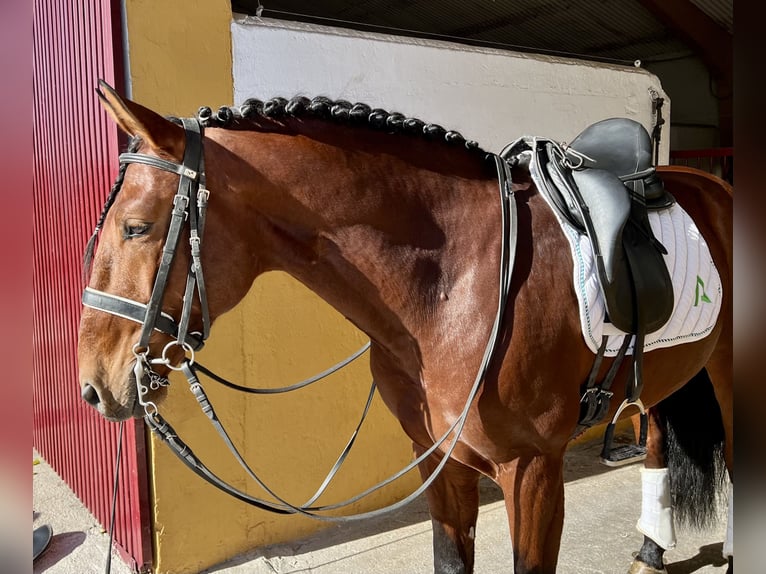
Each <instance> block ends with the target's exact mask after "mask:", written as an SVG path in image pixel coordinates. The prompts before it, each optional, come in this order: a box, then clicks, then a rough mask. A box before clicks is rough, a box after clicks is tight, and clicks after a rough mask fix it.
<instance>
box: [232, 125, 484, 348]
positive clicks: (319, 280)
mask: <svg viewBox="0 0 766 574" xmlns="http://www.w3.org/2000/svg"><path fill="white" fill-rule="evenodd" d="M259 135H263V136H264V137H263V140H264V141H262V142H261V143H259V145H257V146H252V147H251V149H252V150H253V151H252V153H251V154H250V155H249V156H247V157H246V158H245V160H246V161H247V163H248V164H249V165H250V166H251V169H252V171H251V172H250V173H248V174H247V175H246V176H244V177H247V178H248V179H249V180H250V181H249V182H246V181H242V182H238V183H236V185H237V186H240V187H242V188H243V189H244V188H246V187H247V186H248V185H249V186H250V188H252V194H253V196H252V198H251V199H253V200H254V201H255V203H256V204H257V205H256V206H255V210H257V211H258V212H259V215H260V216H261V217H262V219H263V221H262V222H261V224H260V225H259V226H258V229H259V230H260V231H259V233H260V235H259V237H258V238H257V241H258V243H259V244H260V245H258V250H259V252H263V253H267V254H268V255H265V257H266V259H265V264H264V267H265V268H268V269H278V270H282V271H285V272H287V273H289V274H290V275H292V276H294V277H295V278H296V279H298V280H300V281H301V282H303V283H304V284H305V285H307V286H308V287H309V288H310V289H311V290H313V291H314V292H316V293H317V294H318V295H319V296H321V297H322V298H324V299H325V300H326V301H327V302H328V303H330V304H331V305H332V306H334V307H335V308H336V309H338V310H339V311H340V312H341V313H342V314H344V315H345V316H346V317H347V318H348V319H349V320H351V321H352V322H353V323H354V324H356V325H357V327H359V328H360V329H361V330H363V331H365V332H366V333H367V334H368V335H369V336H370V337H371V338H373V339H374V340H375V341H376V342H378V343H380V344H381V345H383V346H384V347H387V348H389V350H391V351H392V352H393V353H395V354H399V353H400V352H405V351H404V350H403V349H404V348H409V349H412V348H413V345H412V343H413V339H416V340H417V341H419V342H420V343H421V344H423V342H424V341H427V340H428V339H429V337H430V336H431V333H435V332H436V331H438V330H441V329H444V328H445V327H450V326H454V325H450V323H455V322H461V323H463V322H466V321H468V320H469V319H468V317H469V316H473V317H474V318H475V319H477V318H478V317H477V315H478V316H481V315H482V314H484V313H485V312H486V311H485V309H484V305H483V303H481V304H479V303H477V302H476V301H475V300H474V299H475V294H476V293H478V292H479V289H478V288H479V287H480V286H481V287H484V286H485V283H487V280H486V278H487V277H490V278H494V277H495V276H496V274H497V271H496V270H497V265H496V264H494V263H492V262H493V260H494V258H495V251H496V249H495V247H496V245H497V240H498V238H497V232H498V230H499V200H498V195H497V183H496V181H494V180H492V179H491V178H490V177H488V176H487V175H486V173H485V175H483V176H478V174H481V173H482V170H481V169H478V168H476V169H474V174H472V175H473V177H459V176H457V175H456V174H455V173H454V166H453V168H450V167H446V168H444V169H442V170H441V172H440V171H435V170H434V169H433V167H434V166H438V165H440V164H443V165H445V166H450V159H454V157H455V154H461V153H462V154H466V152H464V151H461V150H451V149H447V150H445V149H444V148H443V147H442V146H438V145H436V144H430V145H431V146H432V148H433V149H431V150H430V151H431V153H432V154H443V155H444V156H445V157H444V159H443V161H441V160H440V159H439V158H438V157H431V158H429V159H428V165H427V166H425V167H424V166H423V164H422V162H420V163H419V162H418V161H408V160H407V159H405V158H403V157H402V156H401V155H400V154H394V153H391V154H381V153H369V152H360V151H358V150H350V149H347V148H342V147H335V146H332V145H328V144H326V143H319V142H316V141H314V140H310V139H306V138H295V137H288V136H278V135H275V134H265V135H264V134H259ZM376 135H377V134H376ZM426 143H427V142H426ZM240 149H242V148H240ZM450 154H451V155H450ZM276 158H286V159H283V160H282V161H277V160H276ZM458 158H459V159H460V160H462V159H463V158H462V156H458ZM447 169H452V171H453V173H451V174H446V173H444V171H446V170H447ZM496 220H497V221H496ZM495 222H496V225H495V224H494V223H495ZM251 225H252V224H251ZM496 227H497V229H496ZM477 259H481V260H484V261H486V262H487V263H488V264H489V265H488V266H487V267H486V273H478V272H477V271H476V265H475V261H476V260H477ZM471 300H473V301H471ZM489 300H490V302H491V301H492V297H489ZM469 301H471V305H468V302H469ZM447 309H449V311H446V310H447ZM489 312H490V313H491V312H492V309H491V303H490V308H489ZM400 349H401V350H400Z"/></svg>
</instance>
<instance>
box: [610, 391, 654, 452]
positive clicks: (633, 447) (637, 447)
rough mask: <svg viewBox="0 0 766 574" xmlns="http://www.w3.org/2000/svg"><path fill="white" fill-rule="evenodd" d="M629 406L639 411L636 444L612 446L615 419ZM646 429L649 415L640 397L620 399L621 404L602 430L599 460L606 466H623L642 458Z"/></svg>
mask: <svg viewBox="0 0 766 574" xmlns="http://www.w3.org/2000/svg"><path fill="white" fill-rule="evenodd" d="M630 406H636V407H638V410H639V412H640V413H641V417H640V431H639V435H638V442H637V443H636V444H626V445H621V446H618V447H615V448H612V441H613V440H614V429H615V425H616V424H617V419H618V418H619V417H620V414H621V413H622V411H623V410H625V409H626V408H628V407H630ZM648 429H649V417H648V416H647V414H646V409H645V408H644V404H643V403H642V402H641V399H636V400H635V401H630V400H628V399H625V400H624V401H622V404H621V405H620V406H619V408H618V409H617V412H616V413H615V414H614V417H613V418H612V422H610V423H609V424H608V425H607V427H606V431H605V432H604V448H603V449H602V450H601V462H602V463H603V464H605V465H607V466H623V465H626V464H631V463H633V462H638V461H640V460H644V459H645V458H646V435H647V431H648Z"/></svg>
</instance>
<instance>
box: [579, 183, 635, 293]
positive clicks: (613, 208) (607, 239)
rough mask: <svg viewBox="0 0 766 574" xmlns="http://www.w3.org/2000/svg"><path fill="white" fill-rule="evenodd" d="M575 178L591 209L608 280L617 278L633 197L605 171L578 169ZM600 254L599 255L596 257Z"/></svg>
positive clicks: (598, 246)
mask: <svg viewBox="0 0 766 574" xmlns="http://www.w3.org/2000/svg"><path fill="white" fill-rule="evenodd" d="M572 178H573V179H574V181H575V183H576V184H577V188H578V190H579V191H580V195H581V196H582V198H583V200H584V201H585V205H587V206H588V213H589V215H590V219H591V222H592V224H593V230H594V231H595V234H596V237H595V238H592V239H594V240H595V245H594V247H596V248H597V249H598V250H599V251H600V254H601V256H602V257H603V260H604V271H605V273H606V279H607V281H609V283H612V282H613V281H614V278H615V266H616V264H617V262H616V258H617V257H618V255H621V250H622V230H623V228H624V227H625V221H626V220H627V219H628V215H629V214H630V198H629V197H628V193H627V190H626V189H625V186H624V185H623V183H622V182H621V181H620V180H619V179H618V178H617V176H615V175H614V174H613V173H610V172H608V171H604V170H602V169H586V170H575V171H573V172H572ZM598 254H599V253H598V252H596V255H598Z"/></svg>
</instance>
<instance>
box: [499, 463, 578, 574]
mask: <svg viewBox="0 0 766 574" xmlns="http://www.w3.org/2000/svg"><path fill="white" fill-rule="evenodd" d="M563 468H564V451H563V450H562V451H561V452H557V453H554V454H545V455H543V454H539V455H536V456H521V457H519V458H518V459H516V460H515V461H513V462H512V463H510V464H509V465H507V466H505V467H503V469H502V472H501V473H500V475H499V476H498V483H499V484H500V487H501V488H502V489H503V495H504V498H505V507H506V511H507V513H508V522H509V526H510V531H511V539H512V541H513V565H514V570H513V571H514V572H515V574H553V573H555V572H556V563H557V562H558V556H559V547H560V545H561V532H562V530H563V527H564V474H563Z"/></svg>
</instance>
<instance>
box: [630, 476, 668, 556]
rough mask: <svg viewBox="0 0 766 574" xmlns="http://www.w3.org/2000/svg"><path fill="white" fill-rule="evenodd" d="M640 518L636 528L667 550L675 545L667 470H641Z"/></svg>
mask: <svg viewBox="0 0 766 574" xmlns="http://www.w3.org/2000/svg"><path fill="white" fill-rule="evenodd" d="M641 494H642V497H641V517H640V518H639V519H638V523H637V524H636V528H637V529H638V531H639V532H640V533H642V534H644V535H646V536H648V537H649V538H651V539H652V540H654V541H655V542H656V543H657V545H659V546H660V547H662V548H664V549H665V550H667V549H668V548H673V547H674V546H675V545H676V529H675V526H674V525H673V507H672V506H671V499H670V478H669V477H668V469H667V468H642V469H641Z"/></svg>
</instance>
